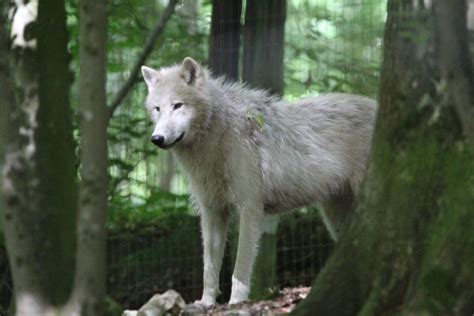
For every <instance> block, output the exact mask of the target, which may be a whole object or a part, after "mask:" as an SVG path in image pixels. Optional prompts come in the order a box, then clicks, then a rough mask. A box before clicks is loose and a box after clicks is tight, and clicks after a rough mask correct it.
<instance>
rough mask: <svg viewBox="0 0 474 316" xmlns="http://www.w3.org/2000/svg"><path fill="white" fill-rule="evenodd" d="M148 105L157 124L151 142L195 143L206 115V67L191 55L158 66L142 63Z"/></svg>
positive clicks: (163, 144)
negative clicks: (167, 64)
mask: <svg viewBox="0 0 474 316" xmlns="http://www.w3.org/2000/svg"><path fill="white" fill-rule="evenodd" d="M142 74H143V78H144V79H145V82H146V84H147V87H148V96H147V99H146V107H147V110H148V113H149V115H150V117H151V120H152V121H153V123H154V124H155V127H154V130H153V134H152V136H151V142H152V143H153V144H155V145H156V146H158V147H160V148H164V149H168V148H171V147H173V146H186V145H190V144H192V143H193V142H194V141H195V140H196V138H198V137H199V135H198V131H199V130H200V128H202V126H203V124H205V122H206V121H207V120H208V118H207V117H206V116H207V115H206V111H205V106H206V102H205V100H206V95H207V90H206V84H205V81H206V71H205V70H204V69H203V68H202V67H201V66H200V65H199V64H198V63H197V62H196V61H194V60H193V59H192V58H190V57H186V58H185V59H184V60H183V63H182V64H181V65H177V66H172V67H164V68H160V69H159V70H155V69H152V68H149V67H146V66H142Z"/></svg>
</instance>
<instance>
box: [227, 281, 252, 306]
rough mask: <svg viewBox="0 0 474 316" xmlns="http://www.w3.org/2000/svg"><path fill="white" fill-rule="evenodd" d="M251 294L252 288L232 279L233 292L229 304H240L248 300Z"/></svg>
mask: <svg viewBox="0 0 474 316" xmlns="http://www.w3.org/2000/svg"><path fill="white" fill-rule="evenodd" d="M249 293H250V286H248V285H247V284H245V283H242V282H240V281H239V280H237V279H236V278H235V277H232V292H231V295H230V301H229V304H230V305H232V304H238V303H241V302H243V301H246V300H248V297H249Z"/></svg>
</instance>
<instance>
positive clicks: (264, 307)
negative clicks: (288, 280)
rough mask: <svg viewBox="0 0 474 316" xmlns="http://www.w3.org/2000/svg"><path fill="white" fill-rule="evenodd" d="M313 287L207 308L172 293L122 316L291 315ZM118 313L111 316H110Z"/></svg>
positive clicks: (157, 296)
mask: <svg viewBox="0 0 474 316" xmlns="http://www.w3.org/2000/svg"><path fill="white" fill-rule="evenodd" d="M310 289H311V288H310V287H303V286H301V287H292V288H284V289H283V290H281V291H279V292H278V295H277V296H276V297H275V298H273V299H271V300H263V301H248V302H243V303H240V304H234V305H228V304H223V305H215V306H212V307H205V306H203V305H197V304H187V305H186V303H185V302H184V300H183V298H182V297H181V295H180V294H179V293H178V292H176V291H174V290H169V291H166V292H165V293H163V294H157V295H155V296H153V297H152V298H151V299H150V300H149V301H148V302H147V303H146V304H145V305H143V306H142V307H141V308H140V310H138V311H136V310H135V311H133V310H125V311H124V312H123V313H122V316H139V315H147V316H162V315H180V316H191V315H193V316H194V315H211V316H224V315H225V316H233V315H239V316H240V315H265V316H271V315H284V314H288V313H290V312H291V311H293V309H294V308H295V307H296V305H297V304H298V303H299V302H300V301H302V300H303V299H305V298H306V296H308V294H309V291H310ZM112 314H113V315H116V313H111V315H112Z"/></svg>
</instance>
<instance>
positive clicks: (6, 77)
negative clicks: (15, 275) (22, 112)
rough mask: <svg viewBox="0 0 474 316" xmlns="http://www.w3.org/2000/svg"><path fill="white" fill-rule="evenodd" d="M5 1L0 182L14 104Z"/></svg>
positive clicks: (0, 26)
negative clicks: (8, 120) (8, 117)
mask: <svg viewBox="0 0 474 316" xmlns="http://www.w3.org/2000/svg"><path fill="white" fill-rule="evenodd" d="M7 4H8V3H7V1H5V0H0V184H1V183H2V174H3V172H1V170H2V166H3V159H4V155H5V144H6V142H7V133H8V129H7V115H8V113H10V110H11V108H12V107H13V106H14V104H15V97H14V94H13V82H12V81H11V73H10V55H9V54H10V49H9V47H8V34H7V29H6V26H7V12H8V5H7ZM3 215H4V204H3V194H1V190H0V247H2V246H3Z"/></svg>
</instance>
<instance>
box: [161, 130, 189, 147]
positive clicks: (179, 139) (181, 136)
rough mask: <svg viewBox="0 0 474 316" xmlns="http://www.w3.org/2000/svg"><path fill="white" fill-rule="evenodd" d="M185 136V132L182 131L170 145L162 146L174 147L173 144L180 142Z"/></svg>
mask: <svg viewBox="0 0 474 316" xmlns="http://www.w3.org/2000/svg"><path fill="white" fill-rule="evenodd" d="M183 137H184V132H182V133H181V135H179V137H178V138H176V140H175V141H174V142H172V143H171V144H168V145H162V146H160V148H161V149H169V148H171V147H173V145H175V144H176V143H178V142H180V141H181V140H182V139H183Z"/></svg>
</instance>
